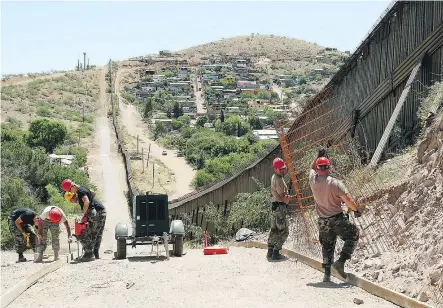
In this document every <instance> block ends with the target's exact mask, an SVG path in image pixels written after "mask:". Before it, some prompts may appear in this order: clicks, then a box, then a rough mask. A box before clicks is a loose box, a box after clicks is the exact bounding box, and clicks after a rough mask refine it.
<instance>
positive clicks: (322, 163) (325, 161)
mask: <svg viewBox="0 0 443 308" xmlns="http://www.w3.org/2000/svg"><path fill="white" fill-rule="evenodd" d="M315 165H316V166H317V167H318V166H327V168H326V169H328V168H329V166H330V165H331V164H330V163H329V159H327V158H326V157H319V158H317V160H316V161H315Z"/></svg>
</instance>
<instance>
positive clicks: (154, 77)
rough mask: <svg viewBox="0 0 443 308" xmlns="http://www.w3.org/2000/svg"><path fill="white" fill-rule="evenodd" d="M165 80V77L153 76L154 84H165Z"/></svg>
mask: <svg viewBox="0 0 443 308" xmlns="http://www.w3.org/2000/svg"><path fill="white" fill-rule="evenodd" d="M165 80H166V76H165V75H153V76H152V81H154V82H163V81H165Z"/></svg>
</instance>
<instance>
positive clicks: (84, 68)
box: [83, 52, 86, 71]
mask: <svg viewBox="0 0 443 308" xmlns="http://www.w3.org/2000/svg"><path fill="white" fill-rule="evenodd" d="M85 70H86V52H84V53H83V71H85Z"/></svg>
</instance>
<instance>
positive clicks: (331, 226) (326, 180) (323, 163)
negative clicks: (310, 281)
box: [309, 150, 360, 282]
mask: <svg viewBox="0 0 443 308" xmlns="http://www.w3.org/2000/svg"><path fill="white" fill-rule="evenodd" d="M325 156H326V151H325V150H320V151H319V155H318V157H317V159H315V160H314V162H313V163H312V166H311V168H312V169H311V171H310V173H309V185H310V187H311V190H312V193H313V195H314V201H315V205H316V211H317V215H318V228H319V240H320V244H321V246H322V255H323V264H322V267H323V268H324V269H325V274H324V277H323V281H324V282H329V281H330V280H331V278H330V276H331V266H332V267H334V268H335V269H336V270H337V272H338V273H339V274H340V275H341V276H342V277H343V278H346V277H347V275H346V273H345V270H344V266H345V262H346V260H349V259H350V258H351V255H352V253H353V252H354V249H355V247H356V245H357V242H358V239H359V231H358V229H357V227H356V226H355V225H354V224H353V223H351V222H350V221H349V216H348V215H345V214H343V209H342V208H341V202H342V201H343V202H344V203H345V204H346V205H347V206H348V208H349V209H351V210H353V211H355V212H354V213H355V214H354V215H355V217H360V212H359V211H358V210H359V208H358V207H357V205H356V204H355V202H354V201H353V200H352V198H351V197H350V196H349V194H348V191H347V189H346V187H345V185H344V184H343V183H342V182H341V181H339V180H338V179H335V178H333V177H332V176H330V175H329V173H330V167H331V165H330V163H329V159H328V158H327V157H325ZM337 236H339V237H340V238H341V239H342V240H343V241H344V244H343V248H342V251H341V252H340V258H339V259H338V260H337V261H336V262H334V250H335V244H336V241H337ZM333 262H334V263H333Z"/></svg>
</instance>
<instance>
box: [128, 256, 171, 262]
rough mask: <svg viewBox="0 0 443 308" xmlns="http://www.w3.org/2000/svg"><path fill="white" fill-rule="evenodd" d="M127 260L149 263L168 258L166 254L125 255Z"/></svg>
mask: <svg viewBox="0 0 443 308" xmlns="http://www.w3.org/2000/svg"><path fill="white" fill-rule="evenodd" d="M127 259H128V261H129V262H151V263H157V262H161V261H165V260H167V259H168V258H167V257H166V256H158V258H157V256H133V257H127Z"/></svg>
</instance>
